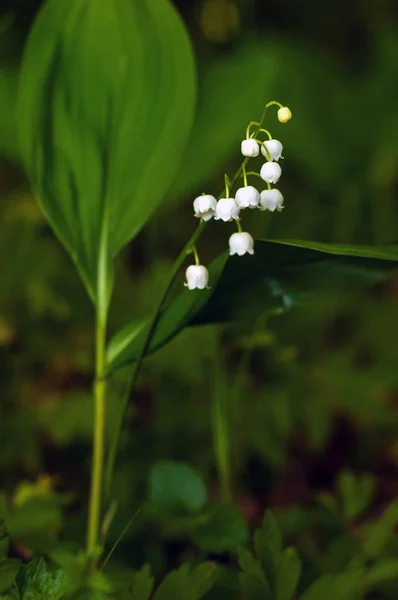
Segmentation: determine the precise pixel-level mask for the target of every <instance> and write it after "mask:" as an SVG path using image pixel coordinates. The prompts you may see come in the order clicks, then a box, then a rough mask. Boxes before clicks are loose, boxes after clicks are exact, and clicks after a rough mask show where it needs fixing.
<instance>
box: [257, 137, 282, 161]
mask: <svg viewBox="0 0 398 600" xmlns="http://www.w3.org/2000/svg"><path fill="white" fill-rule="evenodd" d="M264 146H265V148H266V149H267V150H268V154H267V151H266V149H265V148H264ZM282 152H283V146H282V144H281V142H280V141H279V140H265V142H264V143H263V145H262V146H261V153H262V154H263V156H265V158H267V159H268V157H269V156H271V159H272V160H279V159H280V158H283V156H282Z"/></svg>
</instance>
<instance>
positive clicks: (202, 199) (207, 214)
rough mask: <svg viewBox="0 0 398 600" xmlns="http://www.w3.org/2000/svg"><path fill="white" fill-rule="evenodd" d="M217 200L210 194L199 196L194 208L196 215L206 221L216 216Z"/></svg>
mask: <svg viewBox="0 0 398 600" xmlns="http://www.w3.org/2000/svg"><path fill="white" fill-rule="evenodd" d="M216 206H217V200H216V199H215V198H214V196H211V195H210V194H205V195H203V196H198V197H197V198H195V200H194V202H193V210H194V213H195V217H197V218H198V219H203V220H204V221H210V219H211V218H212V217H214V215H215V212H216Z"/></svg>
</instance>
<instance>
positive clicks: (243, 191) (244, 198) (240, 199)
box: [235, 185, 260, 208]
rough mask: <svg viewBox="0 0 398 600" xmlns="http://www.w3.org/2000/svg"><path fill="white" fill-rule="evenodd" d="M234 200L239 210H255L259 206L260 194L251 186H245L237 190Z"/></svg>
mask: <svg viewBox="0 0 398 600" xmlns="http://www.w3.org/2000/svg"><path fill="white" fill-rule="evenodd" d="M235 200H236V203H237V205H238V206H239V207H240V208H255V207H256V206H258V205H259V202H260V194H259V193H258V191H257V190H256V188H255V187H253V186H252V185H246V186H245V187H242V188H239V190H237V192H236V194H235Z"/></svg>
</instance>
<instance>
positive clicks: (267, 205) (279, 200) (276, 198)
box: [260, 188, 283, 212]
mask: <svg viewBox="0 0 398 600" xmlns="http://www.w3.org/2000/svg"><path fill="white" fill-rule="evenodd" d="M260 207H261V210H270V211H271V212H274V210H278V211H281V210H282V209H283V196H282V194H281V192H280V191H279V190H277V189H276V188H274V189H273V190H264V191H263V192H261V194H260Z"/></svg>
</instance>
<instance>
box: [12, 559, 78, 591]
mask: <svg viewBox="0 0 398 600" xmlns="http://www.w3.org/2000/svg"><path fill="white" fill-rule="evenodd" d="M18 589H19V592H20V596H21V600H60V599H61V598H62V597H63V596H64V594H65V591H66V590H67V576H66V574H65V572H64V571H62V570H59V569H54V568H51V567H49V566H48V565H47V563H46V561H45V560H44V559H43V558H35V559H34V560H32V561H31V562H30V563H28V564H27V565H24V566H23V567H22V568H21V570H20V572H19V574H18Z"/></svg>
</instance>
